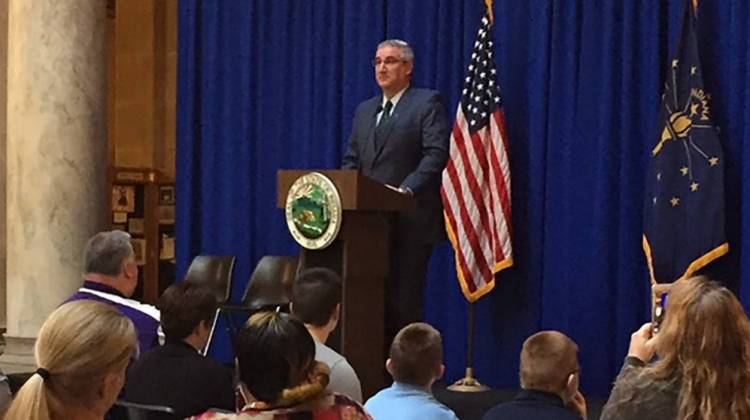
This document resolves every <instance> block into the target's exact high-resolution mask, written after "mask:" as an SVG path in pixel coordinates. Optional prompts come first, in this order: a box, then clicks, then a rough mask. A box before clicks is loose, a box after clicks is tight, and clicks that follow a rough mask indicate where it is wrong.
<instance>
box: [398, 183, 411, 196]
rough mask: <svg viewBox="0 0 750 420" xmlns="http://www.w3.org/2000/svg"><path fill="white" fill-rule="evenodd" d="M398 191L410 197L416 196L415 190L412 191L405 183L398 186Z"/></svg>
mask: <svg viewBox="0 0 750 420" xmlns="http://www.w3.org/2000/svg"><path fill="white" fill-rule="evenodd" d="M398 192H400V193H401V194H406V195H408V196H409V197H414V191H412V190H411V188H409V187H404V186H403V185H402V186H400V187H398Z"/></svg>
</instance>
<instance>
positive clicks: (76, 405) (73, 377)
mask: <svg viewBox="0 0 750 420" xmlns="http://www.w3.org/2000/svg"><path fill="white" fill-rule="evenodd" d="M136 346H137V341H136V333H135V329H134V327H133V323H132V322H130V320H129V319H128V318H127V317H125V316H123V314H122V313H120V312H119V311H118V310H117V309H115V308H113V307H112V306H110V305H105V304H102V303H99V302H73V303H66V304H64V305H62V306H60V307H59V308H57V310H55V311H54V312H53V313H52V314H51V315H50V316H49V318H47V320H46V321H45V322H44V325H43V326H42V329H41V330H40V331H39V338H38V339H37V342H36V350H35V357H36V364H37V366H39V369H37V371H36V373H35V374H34V375H32V376H31V378H29V380H27V381H26V383H25V384H24V385H23V387H21V389H20V390H19V391H18V394H16V398H15V400H14V401H13V403H12V404H11V406H10V408H9V410H8V413H7V414H6V416H5V419H6V420H42V419H43V420H48V419H78V420H89V419H91V420H94V419H97V420H101V419H103V418H104V415H105V413H106V412H107V410H108V409H109V408H110V407H111V406H112V404H113V403H114V402H115V400H116V399H117V395H118V394H119V393H120V390H121V389H122V384H123V383H125V369H126V368H127V367H128V363H129V362H130V360H131V358H132V357H133V356H134V354H135V351H136Z"/></svg>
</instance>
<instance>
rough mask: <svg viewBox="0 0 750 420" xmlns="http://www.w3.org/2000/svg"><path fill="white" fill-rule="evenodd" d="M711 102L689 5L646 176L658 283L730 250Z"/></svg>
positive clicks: (649, 239) (647, 222)
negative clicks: (702, 71) (702, 73)
mask: <svg viewBox="0 0 750 420" xmlns="http://www.w3.org/2000/svg"><path fill="white" fill-rule="evenodd" d="M710 99H711V95H710V94H708V92H706V91H705V90H704V89H703V79H702V77H701V65H700V60H699V58H698V44H697V40H696V34H695V16H694V11H693V8H692V7H691V5H690V4H689V2H686V5H685V18H684V20H683V24H682V36H681V39H680V45H679V48H678V51H677V55H676V57H674V58H673V59H672V60H671V62H670V66H669V71H668V73H667V81H666V86H665V88H664V94H663V95H662V97H661V110H660V112H659V136H658V138H657V141H656V142H655V145H654V148H653V150H652V151H651V162H650V164H649V168H648V178H647V180H646V197H645V203H644V223H643V224H644V229H643V230H644V233H643V249H644V251H645V253H646V260H647V262H648V266H649V271H650V274H651V281H652V282H653V283H671V282H674V281H676V280H679V279H683V278H687V277H690V276H692V275H693V274H694V273H695V272H696V271H697V270H700V269H701V268H703V267H704V266H705V265H706V264H708V263H710V262H711V261H713V260H715V259H716V258H719V257H720V256H722V255H724V254H726V253H727V252H728V251H729V245H728V243H727V241H726V235H725V233H724V154H723V152H722V148H721V143H720V142H719V136H718V132H717V130H716V128H715V127H714V124H713V122H712V121H711V113H710V111H709V110H710V108H709V101H710Z"/></svg>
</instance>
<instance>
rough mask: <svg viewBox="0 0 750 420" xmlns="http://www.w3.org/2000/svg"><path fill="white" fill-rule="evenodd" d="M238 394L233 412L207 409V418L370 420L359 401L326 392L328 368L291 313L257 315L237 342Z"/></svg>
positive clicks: (310, 338) (216, 419) (201, 419)
mask: <svg viewBox="0 0 750 420" xmlns="http://www.w3.org/2000/svg"><path fill="white" fill-rule="evenodd" d="M236 350H237V370H238V371H239V375H240V392H241V393H242V396H243V398H244V400H245V401H246V404H245V406H244V407H242V409H240V411H239V412H237V413H236V414H221V413H218V412H207V413H204V414H203V415H200V416H197V417H195V418H194V419H200V420H204V419H206V420H207V419H211V420H244V419H248V420H249V419H252V420H287V419H297V418H304V419H310V420H372V418H371V417H370V416H369V415H368V414H367V413H366V412H365V411H364V408H362V406H361V405H359V403H357V402H356V401H354V400H352V399H350V398H349V397H347V396H345V395H340V394H331V393H329V392H327V391H326V386H327V385H328V377H329V376H328V375H329V369H328V366H326V365H325V364H323V363H320V362H317V361H315V343H314V342H313V339H312V337H310V334H309V333H308V332H307V329H306V328H305V326H304V325H303V324H302V322H300V321H298V320H296V319H294V318H292V317H291V316H290V315H289V314H285V313H277V312H260V313H256V314H255V315H253V316H252V317H250V320H249V321H248V322H247V323H246V324H245V326H244V327H243V328H242V329H241V330H240V331H239V333H238V335H237V342H236Z"/></svg>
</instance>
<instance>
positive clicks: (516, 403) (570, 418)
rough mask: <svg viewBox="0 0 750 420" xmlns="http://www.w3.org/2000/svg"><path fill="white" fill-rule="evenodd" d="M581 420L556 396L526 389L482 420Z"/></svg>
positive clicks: (492, 410)
mask: <svg viewBox="0 0 750 420" xmlns="http://www.w3.org/2000/svg"><path fill="white" fill-rule="evenodd" d="M516 419H524V420H581V417H580V416H578V414H576V413H575V412H574V411H573V410H571V409H569V408H567V407H565V406H564V405H563V402H562V400H561V399H560V397H558V396H557V395H555V394H550V393H547V392H542V391H534V390H528V389H524V390H522V391H521V392H519V393H518V395H517V396H516V397H515V398H514V399H513V400H511V401H509V402H506V403H502V404H500V405H497V406H495V407H494V408H492V409H490V411H488V412H487V413H486V414H485V415H484V417H483V418H482V420H516Z"/></svg>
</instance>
